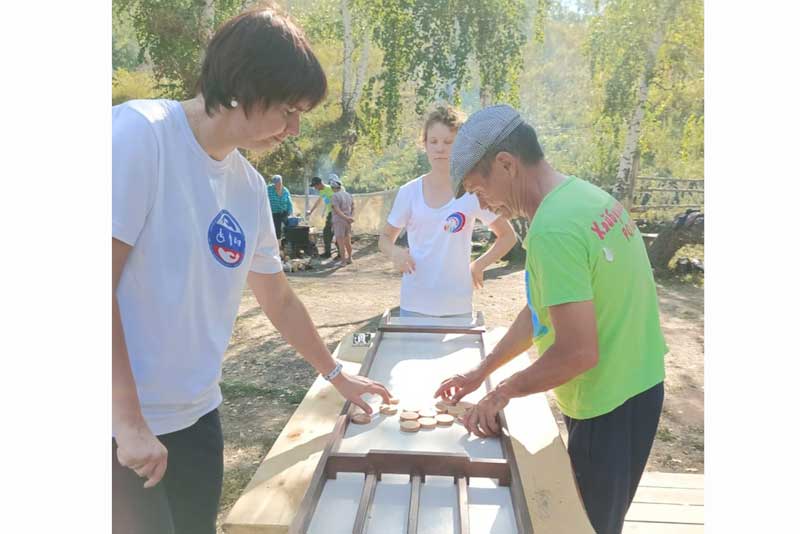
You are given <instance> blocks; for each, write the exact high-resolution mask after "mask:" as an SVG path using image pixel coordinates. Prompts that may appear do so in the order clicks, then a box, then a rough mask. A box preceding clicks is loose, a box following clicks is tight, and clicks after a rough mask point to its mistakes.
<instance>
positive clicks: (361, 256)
mask: <svg viewBox="0 0 800 534" xmlns="http://www.w3.org/2000/svg"><path fill="white" fill-rule="evenodd" d="M353 256H354V260H355V261H354V264H353V265H349V266H347V267H344V268H338V269H337V268H334V267H333V266H332V265H330V262H327V263H323V264H322V265H321V266H320V268H318V269H316V270H314V271H309V272H301V273H292V274H290V275H289V277H290V283H291V285H292V287H293V289H294V291H295V292H296V293H297V294H298V296H299V297H300V299H301V300H302V301H303V303H304V304H305V306H306V307H307V308H308V311H309V313H310V314H311V318H312V319H313V321H314V324H316V325H317V328H318V329H319V332H320V335H321V336H322V338H323V340H324V341H325V343H326V344H327V346H328V348H329V349H330V350H331V351H333V350H334V348H335V347H336V345H337V343H338V342H339V341H340V340H341V339H342V337H343V336H344V335H346V334H348V333H349V332H352V331H353V330H356V329H358V330H364V331H369V330H371V329H374V327H375V325H377V323H378V320H379V318H380V316H381V314H382V313H383V311H384V310H385V309H386V308H391V307H394V306H396V305H397V304H398V302H399V294H400V276H399V275H398V274H396V273H394V272H393V271H392V269H391V264H390V263H389V261H388V260H387V259H385V258H384V257H383V256H382V255H381V254H380V252H379V251H378V248H377V238H375V237H371V236H363V237H361V238H360V239H358V240H357V241H356V242H354V254H353ZM524 289H525V281H524V271H523V270H522V267H521V266H520V265H507V264H499V265H497V266H495V267H493V268H491V269H489V270H488V271H487V272H486V274H485V287H484V289H482V290H480V291H478V292H476V294H475V296H474V301H473V305H474V308H475V309H476V310H483V312H484V314H485V317H486V322H487V324H488V325H490V326H492V325H494V326H509V325H510V324H511V322H512V321H513V320H514V318H515V317H516V314H517V313H518V312H519V310H520V309H521V308H522V307H523V306H524V305H525V301H526V299H525V292H524ZM658 292H659V297H660V302H661V323H662V328H663V331H664V335H665V337H666V339H667V344H668V345H669V347H670V353H669V354H668V355H667V357H666V369H667V378H666V382H665V388H666V395H665V401H664V411H663V414H662V417H661V422H660V425H659V430H658V433H657V436H656V441H655V444H654V446H653V451H652V453H651V455H650V459H649V461H648V465H647V470H648V471H667V472H679V473H684V472H688V473H702V472H703V469H704V467H703V466H704V460H703V458H704V457H703V443H704V441H703V412H704V410H703V397H704V380H703V352H704V328H703V324H704V315H703V290H702V288H699V287H695V286H693V285H691V284H687V283H683V282H679V281H659V282H658ZM532 350H534V349H532ZM315 378H316V375H315V372H314V370H313V369H312V368H311V366H309V365H308V364H306V363H305V361H303V360H302V359H301V358H300V357H298V356H296V354H295V353H294V351H293V350H292V349H291V347H289V346H288V345H287V344H286V343H284V342H283V341H282V339H281V338H280V336H279V334H278V333H277V331H276V330H275V329H274V328H273V327H272V324H271V323H270V322H269V321H268V320H267V318H266V317H265V316H264V314H263V312H262V311H261V309H260V308H259V306H258V304H257V302H256V300H255V297H254V296H253V295H252V293H251V292H250V291H249V290H247V289H246V290H245V291H244V292H243V295H242V301H241V304H240V308H239V316H238V318H237V320H236V327H235V329H234V333H233V337H232V339H231V343H230V346H229V347H228V350H227V352H226V354H225V362H224V363H223V370H222V390H223V395H224V397H225V401H224V402H223V405H222V407H221V409H220V412H221V415H222V426H223V430H224V436H225V475H224V482H223V495H222V502H221V503H220V513H219V518H218V524H221V523H222V520H223V519H224V518H225V516H226V515H227V513H228V511H229V510H230V508H231V506H233V503H234V502H235V501H236V499H238V498H239V496H240V495H241V492H242V490H243V489H244V487H245V486H246V485H247V483H248V482H249V480H250V478H251V477H252V476H253V473H255V470H256V468H257V467H258V465H259V464H260V463H261V461H262V459H263V458H264V456H265V455H266V454H267V451H269V449H270V447H271V446H272V443H273V442H274V441H275V439H276V438H277V437H278V434H279V433H280V431H281V429H282V428H283V426H284V425H285V424H286V422H287V420H288V419H289V417H290V416H291V414H292V413H293V412H294V410H295V408H296V407H297V405H298V404H299V403H300V401H301V400H302V399H303V397H304V395H305V392H306V390H307V388H308V387H309V386H310V385H311V383H312V382H313V381H314V379H315ZM548 395H550V394H548ZM550 401H551V402H550V404H551V407H552V408H553V409H554V414H555V415H556V417H555V419H556V421H557V422H558V424H559V428H560V429H561V431H562V436H563V437H564V438H565V439H566V429H565V428H564V424H563V421H562V419H561V417H560V416H558V410H557V409H555V405H554V403H553V399H552V397H551V398H550ZM218 531H219V532H222V530H221V529H220V528H219V527H218Z"/></svg>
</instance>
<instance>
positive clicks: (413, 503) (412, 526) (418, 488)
mask: <svg viewBox="0 0 800 534" xmlns="http://www.w3.org/2000/svg"><path fill="white" fill-rule="evenodd" d="M421 494H422V477H421V476H420V475H411V497H410V499H409V502H408V523H407V524H406V532H407V534H417V529H418V528H419V499H420V495H421Z"/></svg>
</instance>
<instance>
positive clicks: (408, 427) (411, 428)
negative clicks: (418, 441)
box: [400, 421, 419, 432]
mask: <svg viewBox="0 0 800 534" xmlns="http://www.w3.org/2000/svg"><path fill="white" fill-rule="evenodd" d="M400 430H401V431H403V432H416V431H418V430H419V423H418V422H416V421H403V422H402V423H400Z"/></svg>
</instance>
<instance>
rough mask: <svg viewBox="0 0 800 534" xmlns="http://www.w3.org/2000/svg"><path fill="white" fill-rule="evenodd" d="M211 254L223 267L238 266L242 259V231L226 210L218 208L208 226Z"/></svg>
mask: <svg viewBox="0 0 800 534" xmlns="http://www.w3.org/2000/svg"><path fill="white" fill-rule="evenodd" d="M208 247H209V248H210V249H211V255H212V256H214V259H215V260H217V261H218V262H219V263H220V264H222V265H224V266H225V267H230V268H233V267H238V266H239V264H240V263H242V259H244V247H245V239H244V231H243V230H242V227H241V226H240V225H239V222H238V221H237V220H236V219H235V218H234V217H233V215H231V214H230V212H229V211H228V210H220V212H219V213H217V214H216V215H215V216H214V219H213V220H212V221H211V226H209V227H208Z"/></svg>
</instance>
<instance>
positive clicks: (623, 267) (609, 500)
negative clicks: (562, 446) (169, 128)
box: [436, 105, 667, 534]
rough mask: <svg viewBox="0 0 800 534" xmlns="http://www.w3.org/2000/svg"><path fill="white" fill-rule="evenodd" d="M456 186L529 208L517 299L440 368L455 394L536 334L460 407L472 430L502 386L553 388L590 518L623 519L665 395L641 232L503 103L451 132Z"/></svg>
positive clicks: (597, 522)
mask: <svg viewBox="0 0 800 534" xmlns="http://www.w3.org/2000/svg"><path fill="white" fill-rule="evenodd" d="M450 170H451V176H452V180H453V186H454V190H455V192H456V197H459V196H461V195H463V194H464V192H469V193H474V194H476V195H477V196H478V199H479V201H480V205H481V208H488V209H490V210H492V211H493V212H495V213H497V214H498V215H502V216H504V217H506V218H508V219H511V218H514V217H525V218H526V219H527V220H529V221H530V226H529V229H528V234H527V237H526V239H525V249H526V262H525V282H526V293H527V299H528V306H526V307H525V308H524V309H523V310H522V311H520V313H519V315H518V316H517V318H516V320H515V321H514V324H513V325H512V326H511V328H510V329H509V330H508V332H507V333H506V335H505V336H504V337H503V339H502V340H500V342H499V343H498V344H497V346H496V347H495V348H494V350H492V352H491V353H490V354H488V355H487V357H486V359H485V360H484V361H483V362H482V363H481V364H480V365H479V366H478V367H476V368H475V369H472V370H470V371H468V372H466V373H463V374H458V375H455V376H453V377H451V378H448V379H447V380H445V381H444V382H442V384H441V386H440V387H439V389H438V390H437V392H436V396H441V397H443V398H445V399H451V400H459V399H461V398H462V397H463V396H464V395H466V394H468V393H470V392H472V391H474V390H476V389H477V388H478V387H479V386H480V385H481V384H482V383H483V382H484V380H485V379H486V378H487V377H488V376H489V375H490V374H491V373H492V372H493V371H494V370H496V369H497V368H499V367H501V366H502V365H503V364H505V363H506V362H508V361H509V360H510V359H512V358H513V357H514V356H516V355H517V354H520V353H522V352H523V351H525V350H526V349H528V348H529V347H530V346H531V344H532V343H535V344H536V347H537V350H538V353H539V355H540V356H539V358H538V359H537V360H536V361H535V362H534V363H533V364H531V365H530V366H529V367H527V368H526V369H524V370H522V371H520V372H518V373H516V374H514V375H512V376H511V377H509V378H508V379H507V380H504V381H502V382H501V383H499V384H498V385H497V387H495V388H494V389H493V390H492V391H490V392H489V393H487V395H486V396H485V397H484V398H483V399H482V400H481V401H480V402H479V403H478V404H477V405H476V406H475V408H474V409H472V410H471V411H469V412H468V413H467V414H466V415H465V417H464V424H465V427H466V428H467V429H468V430H469V431H470V432H472V433H474V434H476V435H478V436H480V437H485V436H488V435H496V434H497V433H498V432H499V430H500V427H499V423H498V421H497V413H498V412H499V411H500V410H501V409H503V407H504V406H506V404H508V402H509V401H510V400H511V399H513V398H515V397H522V396H526V395H531V394H534V393H539V392H542V391H546V390H549V389H553V390H554V393H555V397H556V400H557V403H558V406H559V408H560V409H561V411H562V412H563V414H564V420H565V421H566V425H567V429H568V431H569V444H568V447H567V450H568V452H569V456H570V459H571V462H572V468H573V471H574V473H575V479H576V482H577V484H578V488H579V489H580V493H581V496H582V498H583V502H584V505H585V506H586V511H587V514H588V516H589V519H590V521H591V523H592V526H593V527H594V529H595V530H596V531H597V532H598V533H600V534H606V533H614V534H618V533H619V532H621V531H622V525H623V521H624V518H625V514H626V512H627V510H628V507H629V506H630V503H631V501H632V500H633V496H634V494H635V493H636V488H637V486H638V484H639V480H640V478H641V475H642V472H643V471H644V467H645V465H646V463H647V458H648V456H649V455H650V448H651V447H652V444H653V439H654V437H655V433H656V429H657V427H658V420H659V417H660V415H661V407H662V404H663V399H664V386H663V381H664V354H665V353H666V352H667V346H666V344H665V343H664V337H663V334H662V332H661V326H660V322H659V312H658V296H657V294H656V287H655V282H654V280H653V274H652V270H651V268H650V262H649V260H648V257H647V252H646V250H645V246H644V241H643V240H642V236H641V234H640V233H639V230H638V229H637V227H636V225H635V223H634V222H633V220H632V219H631V218H630V215H629V214H628V213H627V212H626V211H625V209H624V208H623V207H622V205H621V204H620V203H619V202H618V201H616V200H615V199H614V198H613V197H611V196H610V195H609V194H608V193H606V192H604V191H603V190H601V189H600V188H598V187H596V186H594V185H592V184H590V183H589V182H586V181H584V180H581V179H578V178H575V177H567V176H564V175H562V174H560V173H558V172H557V171H556V170H554V169H553V168H552V167H551V166H550V165H549V164H548V163H547V161H545V159H544V154H543V152H542V149H541V147H540V145H539V142H538V140H537V138H536V132H535V131H534V130H533V128H532V127H531V126H529V125H528V124H526V123H525V122H524V121H523V120H522V117H520V115H519V113H518V112H517V111H515V110H514V109H513V108H511V107H509V106H505V105H501V106H492V107H489V108H486V109H483V110H481V111H479V112H477V113H475V114H474V115H472V116H471V117H470V119H469V120H468V121H467V122H466V123H465V124H464V125H463V126H462V127H461V129H460V130H459V132H458V135H457V136H456V139H455V141H454V142H453V149H452V152H451V156H450Z"/></svg>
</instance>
